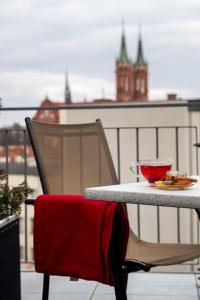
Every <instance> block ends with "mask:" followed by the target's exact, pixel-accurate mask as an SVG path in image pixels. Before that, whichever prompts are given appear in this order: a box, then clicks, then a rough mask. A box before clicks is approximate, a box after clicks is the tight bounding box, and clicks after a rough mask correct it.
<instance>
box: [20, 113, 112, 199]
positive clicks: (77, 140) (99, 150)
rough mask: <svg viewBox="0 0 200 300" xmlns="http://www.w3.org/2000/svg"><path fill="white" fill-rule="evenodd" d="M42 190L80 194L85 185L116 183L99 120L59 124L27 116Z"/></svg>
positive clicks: (46, 192)
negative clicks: (43, 121)
mask: <svg viewBox="0 0 200 300" xmlns="http://www.w3.org/2000/svg"><path fill="white" fill-rule="evenodd" d="M25 121H26V125H27V130H28V134H29V138H30V141H31V145H32V148H33V152H34V155H35V159H36V163H37V167H38V171H39V176H40V180H41V184H42V189H43V193H45V194H82V193H83V192H84V190H85V188H87V187H92V186H103V185H112V184H117V183H118V179H117V176H116V172H115V168H114V165H113V161H112V157H111V154H110V150H109V146H108V143H107V140H106V137H105V133H104V130H103V127H102V124H101V121H100V120H97V121H96V122H95V123H90V124H76V125H65V124H64V125H61V124H48V123H41V122H36V121H33V120H31V119H30V118H26V119H25Z"/></svg>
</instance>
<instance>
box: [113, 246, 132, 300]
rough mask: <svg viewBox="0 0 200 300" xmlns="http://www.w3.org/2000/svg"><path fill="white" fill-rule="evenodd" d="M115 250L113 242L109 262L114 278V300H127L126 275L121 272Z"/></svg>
mask: <svg viewBox="0 0 200 300" xmlns="http://www.w3.org/2000/svg"><path fill="white" fill-rule="evenodd" d="M115 249H117V248H116V247H115V244H114V243H113V241H111V245H110V262H111V267H112V271H113V274H114V276H115V286H114V289H115V296H116V300H127V295H126V288H127V282H128V275H126V274H124V273H123V272H122V267H121V264H120V263H119V258H118V255H117V253H116V251H115Z"/></svg>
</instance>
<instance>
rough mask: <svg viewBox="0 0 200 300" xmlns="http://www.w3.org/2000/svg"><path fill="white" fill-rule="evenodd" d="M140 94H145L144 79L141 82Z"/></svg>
mask: <svg viewBox="0 0 200 300" xmlns="http://www.w3.org/2000/svg"><path fill="white" fill-rule="evenodd" d="M141 93H142V94H144V93H145V87H144V79H142V80H141Z"/></svg>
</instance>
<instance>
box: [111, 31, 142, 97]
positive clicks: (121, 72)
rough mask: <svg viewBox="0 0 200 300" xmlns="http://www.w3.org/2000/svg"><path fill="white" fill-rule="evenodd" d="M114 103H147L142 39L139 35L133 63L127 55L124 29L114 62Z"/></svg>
mask: <svg viewBox="0 0 200 300" xmlns="http://www.w3.org/2000/svg"><path fill="white" fill-rule="evenodd" d="M116 98H117V99H116V101H117V102H135V101H148V65H147V63H146V62H145V60H144V55H143V47H142V38H141V34H140V33H139V40H138V50H137V59H136V62H135V63H133V62H132V61H131V60H130V59H129V57H128V54H127V48H126V39H125V33H124V29H123V30H122V37H121V48H120V55H119V58H118V59H117V61H116Z"/></svg>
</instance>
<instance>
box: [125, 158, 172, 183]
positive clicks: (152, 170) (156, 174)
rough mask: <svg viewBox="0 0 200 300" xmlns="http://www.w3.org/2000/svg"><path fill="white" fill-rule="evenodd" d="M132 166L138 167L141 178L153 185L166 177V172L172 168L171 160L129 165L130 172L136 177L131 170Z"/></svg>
mask: <svg viewBox="0 0 200 300" xmlns="http://www.w3.org/2000/svg"><path fill="white" fill-rule="evenodd" d="M134 166H139V167H140V172H141V174H142V176H143V177H144V178H145V179H146V180H148V182H149V183H154V182H155V181H159V180H162V179H164V178H165V177H166V174H167V172H168V171H170V170H171V168H172V160H171V159H159V158H158V159H148V160H140V161H139V162H135V163H133V164H131V167H130V168H131V171H132V172H133V173H134V174H135V175H136V176H137V177H140V175H138V174H136V173H135V171H134V170H133V167H134Z"/></svg>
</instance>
